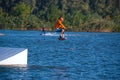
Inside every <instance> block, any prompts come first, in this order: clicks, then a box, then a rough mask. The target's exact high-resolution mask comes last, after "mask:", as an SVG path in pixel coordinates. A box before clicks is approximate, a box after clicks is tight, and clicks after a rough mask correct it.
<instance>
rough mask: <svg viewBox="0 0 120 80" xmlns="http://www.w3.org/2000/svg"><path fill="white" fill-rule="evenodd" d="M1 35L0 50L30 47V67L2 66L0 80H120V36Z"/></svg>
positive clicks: (106, 34) (94, 34)
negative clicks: (59, 38) (61, 39)
mask: <svg viewBox="0 0 120 80" xmlns="http://www.w3.org/2000/svg"><path fill="white" fill-rule="evenodd" d="M0 33H3V34H5V36H0V47H15V48H28V65H27V66H0V80H120V33H95V32H66V33H65V36H66V38H67V40H63V41H60V40H58V39H57V38H58V36H59V34H58V33H53V32H48V33H46V34H44V35H40V34H41V32H40V31H19V30H0Z"/></svg>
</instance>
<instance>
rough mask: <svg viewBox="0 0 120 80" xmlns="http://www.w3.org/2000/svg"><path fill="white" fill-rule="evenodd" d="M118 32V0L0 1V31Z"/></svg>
mask: <svg viewBox="0 0 120 80" xmlns="http://www.w3.org/2000/svg"><path fill="white" fill-rule="evenodd" d="M59 16H63V17H64V23H63V24H64V25H65V26H66V27H67V28H68V30H69V31H102V32H120V0H0V29H18V30H33V29H35V30H39V29H41V28H42V27H43V26H45V27H46V28H47V29H48V30H53V26H54V23H55V22H56V20H57V18H58V17H59Z"/></svg>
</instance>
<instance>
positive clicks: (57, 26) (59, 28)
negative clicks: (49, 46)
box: [54, 17, 66, 39]
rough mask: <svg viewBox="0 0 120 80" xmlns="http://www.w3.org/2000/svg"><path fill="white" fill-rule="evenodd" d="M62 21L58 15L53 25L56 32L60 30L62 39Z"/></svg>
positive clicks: (63, 27) (63, 28)
mask: <svg viewBox="0 0 120 80" xmlns="http://www.w3.org/2000/svg"><path fill="white" fill-rule="evenodd" d="M63 21H64V19H63V18H62V17H59V18H58V20H57V22H56V23H55V25H54V28H55V29H56V32H61V34H60V38H63V39H64V32H65V29H66V27H65V26H64V25H63V24H62V22H63Z"/></svg>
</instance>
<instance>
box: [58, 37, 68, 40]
mask: <svg viewBox="0 0 120 80" xmlns="http://www.w3.org/2000/svg"><path fill="white" fill-rule="evenodd" d="M58 39H59V40H66V38H62V37H59V38H58Z"/></svg>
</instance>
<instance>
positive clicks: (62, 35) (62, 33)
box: [60, 29, 65, 38]
mask: <svg viewBox="0 0 120 80" xmlns="http://www.w3.org/2000/svg"><path fill="white" fill-rule="evenodd" d="M64 32H65V30H64V29H62V32H61V35H60V36H61V37H62V38H64Z"/></svg>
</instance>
